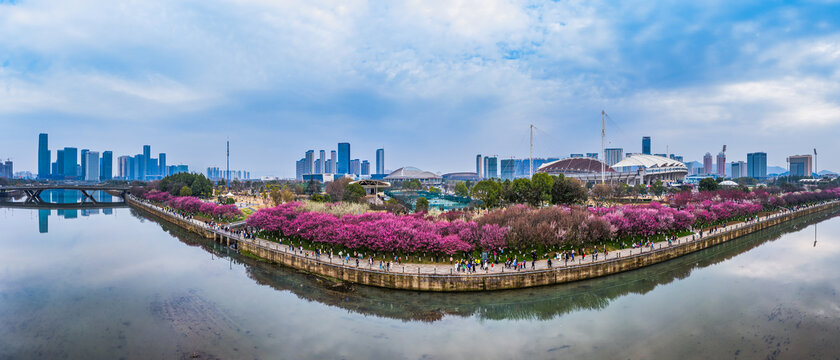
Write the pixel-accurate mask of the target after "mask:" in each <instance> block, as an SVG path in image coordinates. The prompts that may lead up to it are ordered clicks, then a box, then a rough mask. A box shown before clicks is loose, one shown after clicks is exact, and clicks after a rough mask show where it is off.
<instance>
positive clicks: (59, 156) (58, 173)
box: [53, 149, 64, 179]
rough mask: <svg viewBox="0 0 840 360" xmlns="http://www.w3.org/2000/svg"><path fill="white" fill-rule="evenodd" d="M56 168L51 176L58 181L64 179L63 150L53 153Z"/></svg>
mask: <svg viewBox="0 0 840 360" xmlns="http://www.w3.org/2000/svg"><path fill="white" fill-rule="evenodd" d="M55 162H56V168H55V171H53V176H55V177H56V178H58V179H63V178H64V150H63V149H62V150H56V152H55Z"/></svg>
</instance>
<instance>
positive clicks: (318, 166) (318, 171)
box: [315, 159, 324, 174]
mask: <svg viewBox="0 0 840 360" xmlns="http://www.w3.org/2000/svg"><path fill="white" fill-rule="evenodd" d="M323 167H324V165H323V164H321V159H315V173H316V174H323V173H324V172H323V171H321V169H322V168H323Z"/></svg>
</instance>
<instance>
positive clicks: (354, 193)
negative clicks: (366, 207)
mask: <svg viewBox="0 0 840 360" xmlns="http://www.w3.org/2000/svg"><path fill="white" fill-rule="evenodd" d="M364 196H365V189H364V188H363V187H362V185H359V184H350V185H347V187H345V188H344V197H343V198H342V199H343V200H344V201H349V202H359V200H361V199H362V197H364Z"/></svg>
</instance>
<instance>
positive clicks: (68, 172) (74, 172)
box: [63, 147, 79, 179]
mask: <svg viewBox="0 0 840 360" xmlns="http://www.w3.org/2000/svg"><path fill="white" fill-rule="evenodd" d="M78 155H79V151H78V149H76V148H74V147H65V148H64V174H63V175H64V178H74V179H75V178H78V177H79V171H78V168H79V161H78V158H77V157H78Z"/></svg>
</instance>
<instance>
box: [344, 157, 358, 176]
mask: <svg viewBox="0 0 840 360" xmlns="http://www.w3.org/2000/svg"><path fill="white" fill-rule="evenodd" d="M361 170H362V169H361V161H359V159H353V160H350V167H349V169H348V172H347V173H348V174H353V175H356V176H359V174H360V173H361Z"/></svg>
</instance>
